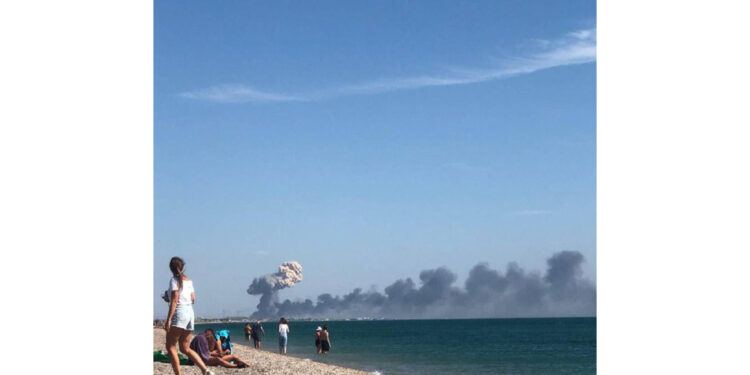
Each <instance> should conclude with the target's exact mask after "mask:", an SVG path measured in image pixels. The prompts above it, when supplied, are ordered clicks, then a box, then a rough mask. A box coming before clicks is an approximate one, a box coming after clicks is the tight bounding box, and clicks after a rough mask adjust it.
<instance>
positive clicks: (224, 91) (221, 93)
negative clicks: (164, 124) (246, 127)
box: [180, 85, 304, 103]
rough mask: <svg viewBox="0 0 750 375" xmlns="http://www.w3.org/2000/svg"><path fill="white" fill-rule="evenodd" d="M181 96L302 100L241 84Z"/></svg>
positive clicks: (231, 100)
mask: <svg viewBox="0 0 750 375" xmlns="http://www.w3.org/2000/svg"><path fill="white" fill-rule="evenodd" d="M180 96H182V97H183V98H189V99H198V100H207V101H211V102H221V103H245V102H288V101H295V100H304V99H303V98H298V97H295V96H291V95H286V94H274V93H270V92H264V91H259V90H255V89H253V88H251V87H247V86H243V85H219V86H212V87H208V88H205V89H200V90H194V91H188V92H183V93H181V94H180Z"/></svg>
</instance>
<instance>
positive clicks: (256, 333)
mask: <svg viewBox="0 0 750 375" xmlns="http://www.w3.org/2000/svg"><path fill="white" fill-rule="evenodd" d="M265 335H266V331H264V330H263V325H261V324H260V320H256V321H255V324H253V326H252V328H251V329H250V337H252V338H253V347H254V348H255V349H260V342H261V340H262V338H263V336H265Z"/></svg>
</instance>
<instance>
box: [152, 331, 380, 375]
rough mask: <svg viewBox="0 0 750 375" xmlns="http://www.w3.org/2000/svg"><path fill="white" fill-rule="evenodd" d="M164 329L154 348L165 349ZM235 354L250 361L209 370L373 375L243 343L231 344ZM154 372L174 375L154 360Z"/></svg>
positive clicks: (192, 369) (188, 369)
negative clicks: (239, 365)
mask: <svg viewBox="0 0 750 375" xmlns="http://www.w3.org/2000/svg"><path fill="white" fill-rule="evenodd" d="M165 340H166V332H164V329H161V328H158V329H157V328H154V350H165ZM234 354H235V355H237V356H238V357H240V358H242V359H243V360H244V361H246V362H249V363H250V367H248V368H244V369H231V368H223V367H216V366H210V367H209V369H211V371H213V372H214V373H216V374H217V375H219V374H264V375H322V374H334V375H366V374H368V375H372V373H368V372H365V371H360V370H354V369H349V368H345V367H339V366H333V365H327V364H324V363H318V362H314V361H311V360H309V359H301V358H295V357H291V356H284V355H281V354H277V353H272V352H269V351H265V350H255V349H252V348H250V347H248V346H244V345H237V344H235V345H234ZM182 373H183V374H186V375H201V370H200V369H199V368H198V366H182ZM154 374H155V375H173V374H174V372H172V365H170V364H169V363H161V362H154Z"/></svg>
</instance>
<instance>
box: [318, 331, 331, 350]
mask: <svg viewBox="0 0 750 375" xmlns="http://www.w3.org/2000/svg"><path fill="white" fill-rule="evenodd" d="M329 350H331V335H330V334H329V333H328V326H323V331H321V332H320V352H321V353H322V354H327V353H328V351H329Z"/></svg>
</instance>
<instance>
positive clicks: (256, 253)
mask: <svg viewBox="0 0 750 375" xmlns="http://www.w3.org/2000/svg"><path fill="white" fill-rule="evenodd" d="M268 254H269V253H268V251H265V250H256V251H255V255H261V256H265V255H268Z"/></svg>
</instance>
